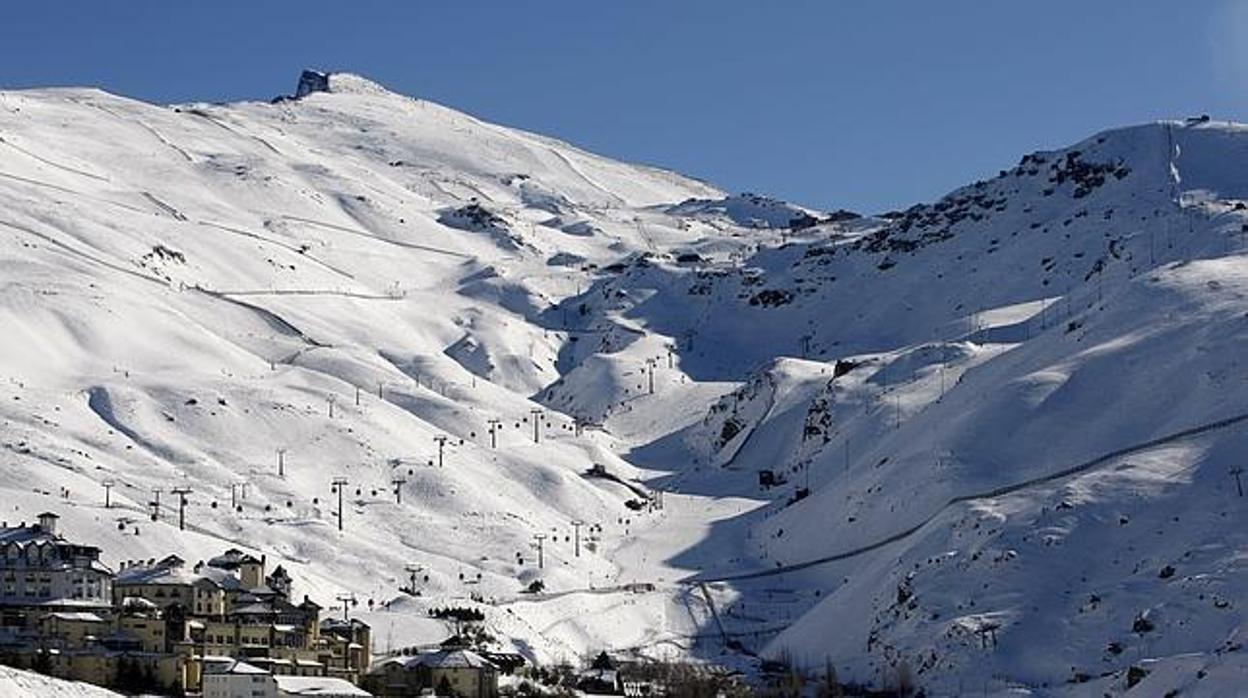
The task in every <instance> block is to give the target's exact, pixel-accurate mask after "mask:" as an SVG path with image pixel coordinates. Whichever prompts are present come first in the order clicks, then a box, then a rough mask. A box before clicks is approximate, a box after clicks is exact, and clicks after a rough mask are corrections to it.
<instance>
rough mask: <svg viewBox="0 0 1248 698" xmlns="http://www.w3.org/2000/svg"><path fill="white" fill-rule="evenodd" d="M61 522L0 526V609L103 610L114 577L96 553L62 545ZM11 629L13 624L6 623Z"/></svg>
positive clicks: (52, 517) (53, 518)
mask: <svg viewBox="0 0 1248 698" xmlns="http://www.w3.org/2000/svg"><path fill="white" fill-rule="evenodd" d="M59 518H60V517H59V516H57V515H56V514H53V513H51V512H47V513H43V514H40V515H39V523H37V524H34V525H31V526H27V525H25V523H23V524H22V525H21V526H13V527H10V526H9V525H8V524H7V523H3V524H0V580H2V581H0V606H6V607H23V606H27V607H29V606H45V607H46V606H53V605H59V606H73V607H81V608H84V609H89V608H90V607H103V608H107V607H108V606H109V605H110V604H111V603H112V598H113V588H112V579H113V573H112V571H111V570H109V569H108V568H107V567H105V566H104V565H102V564H100V549H99V548H96V547H94V546H90V545H78V544H75V543H70V542H69V541H67V540H65V538H64V537H62V536H61V535H60V534H58V533H57V530H56V522H57V519H59ZM5 624H6V625H14V624H16V623H14V622H6V623H5Z"/></svg>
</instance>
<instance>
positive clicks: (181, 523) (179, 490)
mask: <svg viewBox="0 0 1248 698" xmlns="http://www.w3.org/2000/svg"><path fill="white" fill-rule="evenodd" d="M169 492H170V493H171V494H176V495H178V530H179V531H185V530H186V496H187V495H189V494H190V493H191V488H189V487H175V488H173V489H171V490H169Z"/></svg>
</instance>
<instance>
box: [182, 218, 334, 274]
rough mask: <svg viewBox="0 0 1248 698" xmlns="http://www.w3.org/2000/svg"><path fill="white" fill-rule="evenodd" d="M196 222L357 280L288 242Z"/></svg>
mask: <svg viewBox="0 0 1248 698" xmlns="http://www.w3.org/2000/svg"><path fill="white" fill-rule="evenodd" d="M195 222H196V223H197V224H199V225H203V226H207V227H209V228H216V229H218V230H223V231H225V232H227V233H233V234H235V235H241V236H243V237H248V238H252V239H254V240H260V241H262V242H267V243H269V244H270V245H276V246H278V247H281V248H283V249H285V250H289V251H290V252H293V253H295V254H297V255H299V256H300V257H302V258H305V259H310V260H312V261H313V262H316V263H317V264H319V265H320V266H322V267H324V268H325V269H327V270H329V271H332V272H334V273H335V274H340V275H342V276H345V277H347V278H348V279H352V280H355V275H354V274H352V273H351V272H348V271H343V270H342V269H339V268H337V267H335V266H333V265H331V264H329V263H327V262H323V261H321V260H320V259H317V258H316V257H314V256H312V255H310V254H308V253H307V252H305V251H301V250H300V248H298V247H296V246H295V245H292V244H290V243H287V242H282V241H281V240H276V239H274V238H271V237H268V236H265V235H261V234H259V233H253V232H251V231H249V230H243V229H242V228H235V227H233V226H229V225H225V224H223V223H216V222H214V221H201V220H197V221H195Z"/></svg>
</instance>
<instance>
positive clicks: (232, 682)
mask: <svg viewBox="0 0 1248 698" xmlns="http://www.w3.org/2000/svg"><path fill="white" fill-rule="evenodd" d="M203 698H278V692H277V681H276V680H275V679H274V677H273V675H272V674H270V673H269V672H267V671H265V670H264V669H261V668H259V667H255V666H252V665H250V664H247V663H246V662H240V661H238V660H237V659H232V658H230V657H204V689H203Z"/></svg>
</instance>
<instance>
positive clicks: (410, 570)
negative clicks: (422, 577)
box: [403, 565, 425, 596]
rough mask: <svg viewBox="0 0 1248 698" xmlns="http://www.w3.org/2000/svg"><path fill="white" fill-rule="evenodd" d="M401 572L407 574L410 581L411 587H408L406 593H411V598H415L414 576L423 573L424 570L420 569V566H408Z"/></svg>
mask: <svg viewBox="0 0 1248 698" xmlns="http://www.w3.org/2000/svg"><path fill="white" fill-rule="evenodd" d="M403 570H404V571H405V572H407V574H408V575H409V579H410V580H411V585H410V586H409V587H408V591H409V592H411V594H412V596H415V595H416V575H418V574H420V573H421V572H423V571H424V570H425V568H424V567H422V566H421V565H408V566H407V567H404V568H403Z"/></svg>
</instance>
